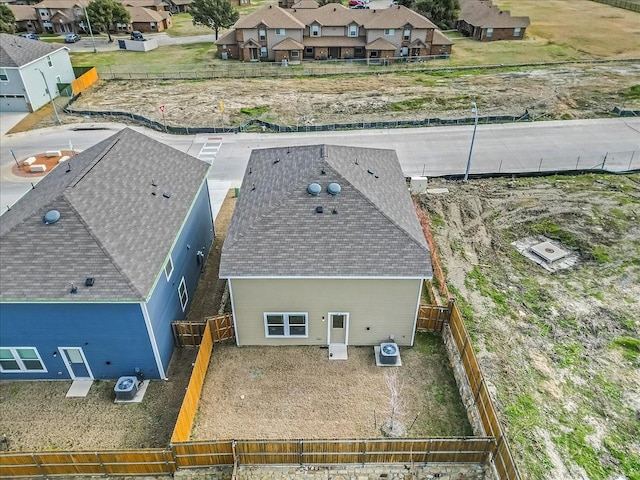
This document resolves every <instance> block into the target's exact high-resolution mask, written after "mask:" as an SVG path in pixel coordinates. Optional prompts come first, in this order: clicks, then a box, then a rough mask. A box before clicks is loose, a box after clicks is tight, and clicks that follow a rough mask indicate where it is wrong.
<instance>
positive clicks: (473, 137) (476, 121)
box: [462, 102, 478, 183]
mask: <svg viewBox="0 0 640 480" xmlns="http://www.w3.org/2000/svg"><path fill="white" fill-rule="evenodd" d="M471 106H473V109H472V110H471V111H472V112H473V113H474V115H475V121H474V122H473V135H472V136H471V147H469V159H468V160H467V169H466V170H465V172H464V179H463V180H462V181H463V182H465V183H466V182H467V180H468V179H469V170H470V169H471V154H472V153H473V142H474V141H475V139H476V129H477V128H478V105H476V102H471Z"/></svg>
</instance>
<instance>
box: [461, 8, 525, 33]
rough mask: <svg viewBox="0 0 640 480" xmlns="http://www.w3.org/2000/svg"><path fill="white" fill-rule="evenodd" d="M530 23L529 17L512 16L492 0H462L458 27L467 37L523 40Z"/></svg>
mask: <svg viewBox="0 0 640 480" xmlns="http://www.w3.org/2000/svg"><path fill="white" fill-rule="evenodd" d="M529 24H530V20H529V17H512V16H511V13H510V12H509V11H507V10H501V9H500V8H499V7H498V6H496V5H493V3H492V2H491V0H460V13H459V14H458V20H457V21H456V28H457V29H458V31H459V32H460V33H462V34H464V35H466V36H467V37H471V38H473V39H475V40H480V41H482V42H491V41H494V40H522V39H523V38H524V34H525V31H526V29H527V27H528V26H529Z"/></svg>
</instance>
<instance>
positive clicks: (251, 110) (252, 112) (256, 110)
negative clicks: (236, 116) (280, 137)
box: [240, 105, 271, 117]
mask: <svg viewBox="0 0 640 480" xmlns="http://www.w3.org/2000/svg"><path fill="white" fill-rule="evenodd" d="M269 110H271V108H270V107H269V106H268V105H261V106H259V107H243V108H241V109H240V113H243V114H245V115H249V116H251V117H259V116H260V115H263V114H265V113H267V112H268V111H269Z"/></svg>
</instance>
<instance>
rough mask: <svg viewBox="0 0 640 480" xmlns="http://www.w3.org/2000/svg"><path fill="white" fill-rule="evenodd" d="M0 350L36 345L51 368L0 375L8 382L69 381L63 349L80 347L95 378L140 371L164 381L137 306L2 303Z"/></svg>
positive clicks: (146, 375) (106, 377)
mask: <svg viewBox="0 0 640 480" xmlns="http://www.w3.org/2000/svg"><path fill="white" fill-rule="evenodd" d="M0 346H3V347H14V346H19V347H35V348H37V349H38V352H39V353H40V356H41V357H42V361H43V363H44V364H45V367H46V369H47V372H46V373H42V372H38V373H35V372H34V373H24V372H21V373H6V372H5V373H0V379H3V380H10V379H11V380H18V379H19V380H23V379H26V380H35V379H68V378H70V376H69V372H68V371H67V368H66V366H65V364H64V362H63V360H62V358H61V355H60V353H59V352H58V347H81V348H82V350H83V351H84V354H85V356H86V358H87V363H88V364H89V367H90V368H91V371H92V372H93V375H94V377H95V378H96V379H114V378H118V377H121V376H123V375H132V374H134V373H135V368H136V367H137V368H140V370H141V371H142V372H144V374H145V377H147V378H158V377H159V375H158V369H157V367H156V363H155V359H154V356H153V351H152V349H151V344H150V342H149V336H148V334H147V329H146V326H145V322H144V318H143V316H142V312H141V310H140V304H138V303H131V304H126V303H123V304H95V303H93V304H92V303H78V304H65V303H55V304H49V303H25V304H19V303H0ZM54 354H55V355H54Z"/></svg>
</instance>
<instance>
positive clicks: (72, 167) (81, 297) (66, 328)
mask: <svg viewBox="0 0 640 480" xmlns="http://www.w3.org/2000/svg"><path fill="white" fill-rule="evenodd" d="M209 168H210V165H209V164H207V163H205V162H203V161H201V160H198V159H196V158H194V157H191V156H190V155H187V154H185V153H182V152H180V151H178V150H175V149H173V148H171V147H168V146H167V145H164V144H162V143H160V142H158V141H155V140H153V139H151V138H149V137H147V136H145V135H143V134H140V133H137V132H135V131H133V130H131V129H124V130H122V131H120V132H119V133H117V134H115V135H113V136H112V137H110V138H108V139H106V140H104V141H102V142H100V143H98V144H97V145H95V146H93V147H91V148H90V149H87V150H85V151H84V152H82V153H79V154H76V155H75V156H73V157H72V158H71V159H70V160H68V161H66V162H64V163H62V164H60V165H58V166H57V167H56V168H55V169H53V170H52V171H51V172H50V173H49V174H48V175H47V176H46V177H44V178H43V179H42V180H41V181H40V182H39V183H38V184H36V185H35V187H34V188H33V189H32V190H30V191H29V192H28V193H27V194H26V195H25V196H24V197H22V198H21V199H20V200H19V201H18V202H16V203H15V205H13V206H12V207H11V209H10V210H9V211H7V212H5V213H4V214H3V215H2V216H1V217H0V379H2V380H16V379H21V380H22V379H24V380H37V379H49V380H52V379H84V378H87V379H115V378H119V377H121V376H125V375H135V374H136V372H140V373H142V374H143V375H144V377H145V378H155V379H166V378H167V376H166V372H167V368H168V366H169V361H170V360H171V356H172V354H173V349H174V341H173V334H172V331H171V322H172V321H173V320H179V319H183V318H185V315H186V312H187V310H188V308H189V302H190V299H191V298H192V297H193V293H194V290H195V288H196V286H197V283H198V279H199V278H200V274H201V272H202V270H203V268H204V263H205V261H206V258H207V256H208V253H209V249H210V246H211V243H212V240H213V236H214V231H213V219H212V215H211V207H210V203H209V192H208V189H207V173H208V171H209Z"/></svg>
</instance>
